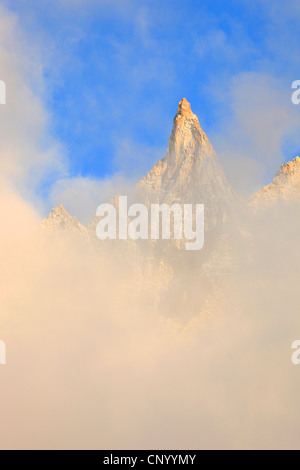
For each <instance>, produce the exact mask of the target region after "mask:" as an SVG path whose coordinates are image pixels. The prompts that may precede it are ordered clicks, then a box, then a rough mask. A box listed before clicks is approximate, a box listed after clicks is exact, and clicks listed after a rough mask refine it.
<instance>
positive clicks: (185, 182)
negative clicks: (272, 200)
mask: <svg viewBox="0 0 300 470" xmlns="http://www.w3.org/2000/svg"><path fill="white" fill-rule="evenodd" d="M136 199H137V201H139V202H143V203H144V204H146V205H147V206H149V205H150V204H151V203H167V204H169V205H171V204H173V203H180V204H204V205H205V214H206V229H213V228H215V227H216V226H218V225H219V224H222V223H223V221H224V220H225V219H226V218H227V216H228V214H230V213H231V212H232V210H233V208H234V207H236V205H237V203H239V202H240V199H239V197H238V196H237V194H236V193H235V191H234V190H233V189H232V187H231V186H230V184H229V183H228V181H227V179H226V177H225V174H224V171H223V168H222V166H221V165H220V162H219V159H218V157H217V155H216V153H215V151H214V149H213V147H212V145H211V143H210V142H209V140H208V137H207V136H206V134H205V133H204V131H203V130H202V129H201V127H200V124H199V121H198V118H197V116H196V115H195V114H194V113H193V112H192V110H191V106H190V103H189V102H188V101H187V100H186V99H185V98H183V99H182V100H181V101H180V102H179V105H178V110H177V114H176V116H175V118H174V125H173V130H172V134H171V137H170V139H169V147H168V151H167V154H166V156H165V157H164V158H163V159H162V160H160V161H159V162H158V163H157V164H156V165H155V166H154V168H153V169H152V170H151V171H150V172H149V173H148V174H147V175H146V176H145V177H144V178H143V179H142V180H141V181H140V182H139V183H138V185H137V190H136Z"/></svg>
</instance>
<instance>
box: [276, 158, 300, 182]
mask: <svg viewBox="0 0 300 470" xmlns="http://www.w3.org/2000/svg"><path fill="white" fill-rule="evenodd" d="M297 176H298V177H300V157H296V158H294V160H292V161H290V162H287V163H284V164H283V165H281V167H280V169H279V171H278V173H277V175H276V178H280V179H286V178H288V179H290V178H294V177H297Z"/></svg>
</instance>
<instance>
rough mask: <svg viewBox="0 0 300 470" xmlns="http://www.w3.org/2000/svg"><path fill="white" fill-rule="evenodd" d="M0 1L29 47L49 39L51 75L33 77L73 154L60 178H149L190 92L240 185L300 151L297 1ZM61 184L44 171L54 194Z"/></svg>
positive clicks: (52, 130) (46, 68) (44, 58)
mask: <svg viewBox="0 0 300 470" xmlns="http://www.w3.org/2000/svg"><path fill="white" fill-rule="evenodd" d="M0 3H2V4H3V5H5V6H6V7H7V9H9V10H10V11H11V12H14V13H15V14H16V17H17V18H18V20H17V28H19V29H20V30H21V31H22V34H23V35H24V36H26V39H27V41H28V43H27V46H26V47H27V49H26V47H25V50H24V53H25V54H28V55H30V54H31V48H32V47H33V45H34V47H35V48H38V50H39V52H38V54H39V55H38V57H39V61H40V68H41V71H40V72H41V76H42V85H41V86H40V88H38V87H37V84H36V83H34V80H33V81H32V87H33V88H34V87H36V90H35V92H36V93H38V94H39V96H40V99H41V101H42V103H43V106H44V107H45V109H46V110H47V112H48V113H49V115H50V119H49V122H48V128H47V129H48V130H47V132H48V134H49V135H51V136H52V137H53V138H54V139H56V141H57V142H59V143H60V145H61V147H62V148H63V152H64V154H65V158H66V159H67V160H68V164H67V167H66V169H65V170H64V173H62V174H61V175H60V176H59V177H60V178H69V179H72V178H77V177H80V178H88V179H96V180H97V179H103V178H110V177H111V176H112V175H115V174H119V175H123V176H124V177H133V178H134V177H136V178H137V179H138V178H139V177H140V176H141V175H142V174H144V173H145V171H147V170H149V169H150V168H151V166H152V165H153V164H154V163H155V161H156V160H157V159H159V158H161V157H163V156H164V153H165V151H166V147H167V141H168V138H169V135H170V132H171V128H172V118H173V117H174V114H175V113H176V108H177V103H178V101H179V100H180V99H181V98H182V97H186V98H187V99H188V100H189V101H190V102H191V104H192V109H193V111H194V112H195V113H196V114H197V115H198V117H199V120H200V124H201V125H202V127H203V129H204V130H205V131H206V132H207V134H208V136H209V137H210V140H211V141H212V143H213V145H214V146H215V148H216V150H217V152H218V154H219V156H220V159H221V161H222V163H223V165H224V167H225V171H226V173H227V174H228V177H229V179H230V180H231V182H232V184H234V185H235V186H236V187H237V189H239V190H241V191H242V190H243V187H244V186H245V192H247V191H251V190H253V189H255V187H256V186H259V185H260V184H261V182H267V181H268V179H269V178H271V176H273V175H274V171H276V169H277V168H278V165H279V164H280V163H282V162H283V161H284V160H288V159H290V158H292V157H293V156H295V155H296V154H298V153H299V151H300V139H299V137H298V135H299V136H300V133H299V130H300V120H299V122H298V118H300V110H298V109H295V106H294V107H293V105H292V104H291V101H290V95H291V83H292V82H293V81H294V80H296V79H300V76H299V73H300V72H299V51H300V7H299V4H297V2H296V1H287V2H285V3H284V4H282V2H279V1H278V0H273V1H272V2H270V1H269V0H268V1H265V0H251V1H250V0H249V1H248V0H243V1H238V0H237V1H234V0H228V1H227V2H224V1H220V0H216V1H213V2H212V1H208V0H202V1H199V0H198V1H195V0H185V1H182V0H180V1H178V0H160V1H157V0H147V1H145V0H109V1H106V0H98V1H97V0H94V1H93V0H85V1H83V0H82V1H81V0H73V1H71V0H60V1H58V0H52V1H50V0H45V1H40V0H26V1H21V0H6V1H4V0H2V2H0ZM273 107H275V110H274V109H273ZM299 108H300V107H299ZM248 116H251V119H250V118H249V119H248ZM275 116H276V118H275ZM280 116H282V118H281V117H280ZM283 117H285V118H284V119H283ZM260 119H262V121H261V122H259V121H260ZM264 126H266V130H265V131H262V132H260V130H261V128H262V127H264ZM252 127H253V128H252ZM237 134H238V136H237ZM274 134H276V138H275V140H276V145H275V144H274V148H273V147H272V152H273V154H272V152H271V151H270V152H269V149H268V148H267V150H266V147H267V142H268V140H269V139H270V138H272V136H273V135H274ZM253 136H256V137H253ZM258 137H259V138H258ZM264 138H265V139H266V141H264ZM253 139H254V140H253ZM268 153H270V155H266V154H268ZM272 155H273V156H272ZM52 184H53V179H51V177H49V178H48V179H47V178H46V179H44V180H43V183H42V184H41V185H40V187H39V191H40V192H41V194H43V197H45V198H47V195H48V193H49V194H50V192H51V190H52V189H51V188H52ZM57 197H59V196H57Z"/></svg>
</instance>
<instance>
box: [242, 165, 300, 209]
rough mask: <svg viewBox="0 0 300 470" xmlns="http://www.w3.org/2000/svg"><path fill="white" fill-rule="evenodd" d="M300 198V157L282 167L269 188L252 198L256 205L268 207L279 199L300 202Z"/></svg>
mask: <svg viewBox="0 0 300 470" xmlns="http://www.w3.org/2000/svg"><path fill="white" fill-rule="evenodd" d="M299 198H300V157H296V158H294V160H291V161H290V162H287V163H284V164H283V165H281V167H280V169H279V171H278V172H277V174H276V176H275V178H274V180H273V181H272V183H270V184H269V185H268V186H264V187H263V188H262V189H261V190H260V191H258V192H257V193H255V194H254V195H253V196H251V198H250V201H251V202H252V203H254V204H257V203H261V204H263V205H268V204H270V203H272V202H275V201H277V200H279V199H282V200H290V201H293V200H299Z"/></svg>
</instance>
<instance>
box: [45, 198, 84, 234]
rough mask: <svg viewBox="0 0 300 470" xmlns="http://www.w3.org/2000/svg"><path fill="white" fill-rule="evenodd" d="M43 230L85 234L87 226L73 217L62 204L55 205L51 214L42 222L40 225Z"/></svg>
mask: <svg viewBox="0 0 300 470" xmlns="http://www.w3.org/2000/svg"><path fill="white" fill-rule="evenodd" d="M40 227H41V229H42V230H45V231H46V232H56V231H60V232H66V233H70V232H73V233H74V232H78V233H82V234H85V233H86V232H87V230H86V228H85V227H84V226H83V225H81V223H80V222H78V220H77V219H76V217H72V216H71V215H70V214H69V213H68V212H67V211H66V209H65V208H64V206H63V205H62V204H59V205H58V206H56V207H54V209H52V211H51V212H50V214H49V215H48V216H47V217H46V218H45V219H44V220H43V221H42V222H41V225H40Z"/></svg>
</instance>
